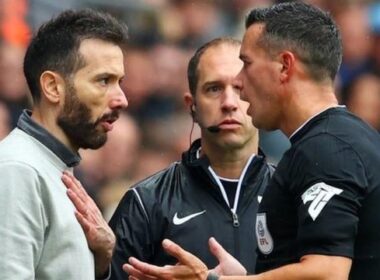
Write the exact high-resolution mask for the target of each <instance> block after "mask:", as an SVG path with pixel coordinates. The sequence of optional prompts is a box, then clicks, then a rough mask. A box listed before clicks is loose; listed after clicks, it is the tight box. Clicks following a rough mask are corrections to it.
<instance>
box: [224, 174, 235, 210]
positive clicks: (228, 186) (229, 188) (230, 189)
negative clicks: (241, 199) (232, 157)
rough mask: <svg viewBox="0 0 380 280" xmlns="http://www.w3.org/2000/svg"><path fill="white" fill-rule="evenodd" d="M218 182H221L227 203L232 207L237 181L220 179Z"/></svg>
mask: <svg viewBox="0 0 380 280" xmlns="http://www.w3.org/2000/svg"><path fill="white" fill-rule="evenodd" d="M220 182H221V183H222V185H223V187H224V190H225V191H226V194H227V198H228V203H229V204H230V208H232V207H233V205H234V201H235V195H236V190H237V186H238V181H228V180H223V179H220Z"/></svg>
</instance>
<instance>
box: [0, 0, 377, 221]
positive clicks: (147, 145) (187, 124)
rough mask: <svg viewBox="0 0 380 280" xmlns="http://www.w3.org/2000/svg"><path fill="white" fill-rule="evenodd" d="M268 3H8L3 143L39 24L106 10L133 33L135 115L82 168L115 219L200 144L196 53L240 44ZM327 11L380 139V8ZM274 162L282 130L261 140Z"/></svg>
mask: <svg viewBox="0 0 380 280" xmlns="http://www.w3.org/2000/svg"><path fill="white" fill-rule="evenodd" d="M275 2H281V1H270V0H65V1H54V0H29V1H28V0H0V139H2V138H3V137H4V136H5V135H7V134H8V133H9V131H10V130H11V129H12V128H13V127H14V126H15V125H16V123H17V119H18V116H19V114H20V112H21V110H22V109H23V108H30V107H31V103H30V97H29V93H28V89H27V87H26V82H25V80H24V77H23V72H22V61H23V57H24V52H25V48H26V46H27V44H28V40H29V38H30V36H31V34H32V33H33V32H34V31H35V30H36V29H37V28H38V27H39V25H40V24H41V23H42V22H44V21H46V20H48V19H50V18H51V17H52V16H54V15H56V14H58V13H59V12H61V11H62V10H65V9H69V8H71V9H79V8H83V7H91V8H95V9H100V10H104V11H108V12H110V13H112V14H113V15H115V16H116V17H118V18H120V19H121V20H123V21H125V22H126V23H127V24H128V27H129V32H130V33H129V34H130V44H129V49H128V50H127V53H126V63H125V67H126V74H127V75H126V79H125V80H124V84H123V87H124V89H125V92H126V95H127V98H128V101H129V107H128V109H127V110H126V112H124V113H123V114H122V116H121V117H120V119H119V121H118V122H117V123H116V124H115V127H114V130H113V131H112V132H111V133H110V135H109V141H108V142H107V144H106V145H105V146H104V147H103V148H101V149H100V150H97V151H89V150H81V151H80V154H81V156H82V159H83V161H82V162H81V164H80V166H79V167H78V168H77V169H76V170H75V172H76V175H77V176H78V178H80V180H81V181H82V183H83V185H84V186H85V187H86V188H87V190H88V191H89V193H90V194H91V195H92V197H93V198H94V199H95V200H96V202H97V203H98V204H99V206H100V207H101V209H102V211H103V213H104V215H105V217H106V218H108V217H109V216H110V215H111V214H112V212H113V210H114V207H115V205H116V204H117V203H118V201H119V200H120V198H121V196H122V195H123V194H124V193H125V191H126V190H127V188H128V187H130V186H131V185H132V184H133V183H135V182H136V181H138V180H141V179H142V178H145V177H147V176H149V175H151V174H153V173H155V172H156V171H158V170H160V169H163V168H165V167H166V166H168V165H169V164H170V163H171V162H173V161H176V160H179V159H180V158H181V154H182V152H183V151H184V150H186V149H187V148H188V147H189V145H190V141H191V140H194V139H196V138H197V137H199V128H198V127H197V125H195V128H194V130H192V125H193V123H192V119H191V117H190V114H189V112H188V110H187V109H186V108H185V106H184V103H183V93H184V92H185V91H186V90H187V79H186V68H187V63H188V60H189V58H190V57H191V55H192V54H193V53H194V51H195V49H196V48H197V47H199V46H200V45H201V44H202V43H204V42H206V41H208V40H211V39H213V38H215V37H218V36H222V35H228V36H232V37H235V38H238V39H241V38H242V34H243V32H244V19H245V15H246V14H247V12H248V11H249V10H250V9H252V8H253V7H258V6H266V5H270V4H272V3H275ZM307 2H310V3H312V4H314V5H317V6H319V7H321V8H322V9H324V10H327V11H329V12H330V13H331V14H332V15H333V17H334V18H335V20H336V22H337V24H338V25H339V27H340V30H341V33H342V40H343V47H344V59H343V64H342V66H341V69H340V72H339V77H338V79H337V82H336V93H337V97H338V99H339V101H340V103H341V104H345V105H346V106H347V107H348V108H349V109H350V110H351V111H352V112H354V113H355V114H357V115H359V116H360V117H362V118H363V119H364V120H365V121H367V122H368V123H369V124H370V125H371V126H373V127H374V128H375V129H376V130H378V131H380V3H379V2H377V1H369V0H367V1H366V0H334V1H329V0H310V1H307ZM260 136H261V147H262V149H263V150H264V152H265V153H266V154H267V156H268V158H269V160H270V161H272V162H274V163H276V162H277V161H278V160H279V158H280V157H281V155H282V153H283V152H284V151H285V150H286V149H287V148H288V146H289V142H288V140H287V139H286V138H285V137H284V136H283V135H282V134H281V133H280V132H278V131H276V132H272V133H266V132H261V135H260Z"/></svg>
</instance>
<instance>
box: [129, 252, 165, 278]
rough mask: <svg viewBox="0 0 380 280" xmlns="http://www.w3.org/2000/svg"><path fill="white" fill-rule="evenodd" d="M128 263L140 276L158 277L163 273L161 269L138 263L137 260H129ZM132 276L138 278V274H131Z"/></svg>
mask: <svg viewBox="0 0 380 280" xmlns="http://www.w3.org/2000/svg"><path fill="white" fill-rule="evenodd" d="M129 263H130V265H131V266H132V267H133V269H134V270H137V271H138V273H140V274H141V275H147V276H149V277H158V276H159V275H160V274H161V273H162V271H163V268H161V267H159V266H156V265H152V264H148V263H145V262H142V261H139V260H138V259H136V258H133V257H131V258H129ZM127 268H128V266H127ZM133 272H134V273H136V271H133ZM141 275H140V277H141ZM133 276H134V277H138V274H133ZM143 279H144V278H143Z"/></svg>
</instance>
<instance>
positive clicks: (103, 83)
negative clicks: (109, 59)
mask: <svg viewBox="0 0 380 280" xmlns="http://www.w3.org/2000/svg"><path fill="white" fill-rule="evenodd" d="M108 81H109V78H102V79H100V80H99V83H100V84H101V85H102V86H105V85H107V84H108Z"/></svg>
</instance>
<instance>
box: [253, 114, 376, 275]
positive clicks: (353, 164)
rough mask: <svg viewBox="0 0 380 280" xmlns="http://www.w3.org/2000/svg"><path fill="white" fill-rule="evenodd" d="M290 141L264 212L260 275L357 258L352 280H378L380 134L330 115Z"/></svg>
mask: <svg viewBox="0 0 380 280" xmlns="http://www.w3.org/2000/svg"><path fill="white" fill-rule="evenodd" d="M290 140H291V142H292V146H291V148H290V149H289V150H288V151H287V152H286V153H285V155H284V157H283V159H282V160H281V161H280V163H279V165H278V167H277V170H276V172H275V173H274V175H273V179H272V180H271V182H270V183H269V186H268V187H267V189H266V191H265V192H264V196H263V199H262V202H261V204H260V207H259V211H258V216H257V217H258V218H257V221H261V224H260V227H259V226H258V227H257V236H258V239H259V240H258V242H259V243H258V244H259V246H258V247H259V250H258V252H259V254H258V262H257V267H256V268H257V272H263V271H266V270H269V269H273V268H276V267H279V266H282V265H285V264H289V263H294V262H298V261H299V259H300V257H302V256H304V255H307V254H322V255H332V256H344V257H348V258H352V259H353V264H352V270H351V274H350V279H355V280H356V279H366V280H371V279H380V242H379V237H380V215H379V213H380V203H379V202H380V172H379V171H378V169H379V166H380V137H379V134H378V133H377V132H376V131H375V130H373V129H372V128H370V127H369V126H368V125H367V124H365V123H364V122H363V121H361V120H360V119H359V118H357V117H355V116H354V115H352V114H351V113H349V112H347V111H346V109H344V108H332V109H328V110H326V111H325V112H323V113H321V114H319V115H318V116H316V117H314V118H313V119H312V120H310V121H309V122H308V123H307V124H306V125H305V126H304V127H302V128H301V129H300V131H298V132H297V133H296V134H295V135H294V136H293V137H292V138H291V139H290ZM271 245H272V247H271ZM260 248H261V250H260ZM367 264H368V266H367ZM369 268H370V269H371V270H369Z"/></svg>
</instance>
